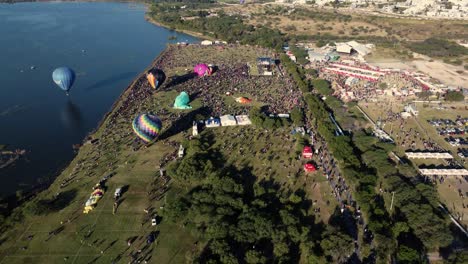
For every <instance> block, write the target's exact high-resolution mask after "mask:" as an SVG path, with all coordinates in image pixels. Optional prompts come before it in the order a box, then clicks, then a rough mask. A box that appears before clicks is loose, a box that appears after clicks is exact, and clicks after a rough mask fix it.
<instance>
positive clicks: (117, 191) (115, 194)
mask: <svg viewBox="0 0 468 264" xmlns="http://www.w3.org/2000/svg"><path fill="white" fill-rule="evenodd" d="M120 195H122V187H119V188H117V189H115V193H114V197H115V198H119V197H120Z"/></svg>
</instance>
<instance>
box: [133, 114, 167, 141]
mask: <svg viewBox="0 0 468 264" xmlns="http://www.w3.org/2000/svg"><path fill="white" fill-rule="evenodd" d="M132 127H133V131H134V132H135V134H137V136H138V137H139V138H141V139H142V140H143V141H144V142H146V143H148V142H150V141H152V140H154V139H155V138H157V137H158V135H159V132H160V131H161V128H162V122H161V120H160V119H159V118H158V117H157V116H155V115H152V114H140V115H138V116H137V117H135V119H134V120H133V123H132Z"/></svg>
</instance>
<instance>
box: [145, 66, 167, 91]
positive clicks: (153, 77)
mask: <svg viewBox="0 0 468 264" xmlns="http://www.w3.org/2000/svg"><path fill="white" fill-rule="evenodd" d="M146 78H147V79H148V82H149V84H150V85H151V87H153V89H156V88H158V87H159V86H160V85H161V84H162V83H163V82H164V80H165V79H166V74H164V72H163V71H162V70H160V69H158V68H152V69H150V70H148V71H147V72H146Z"/></svg>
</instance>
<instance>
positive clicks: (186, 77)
mask: <svg viewBox="0 0 468 264" xmlns="http://www.w3.org/2000/svg"><path fill="white" fill-rule="evenodd" d="M196 76H197V74H196V73H194V72H190V73H187V74H184V75H180V76H173V77H172V78H171V79H170V81H169V82H168V83H167V84H166V85H165V86H164V90H168V88H171V87H172V86H175V85H178V84H181V83H185V82H187V81H190V80H191V79H193V78H195V77H196Z"/></svg>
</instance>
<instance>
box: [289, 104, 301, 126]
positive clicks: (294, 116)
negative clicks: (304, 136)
mask: <svg viewBox="0 0 468 264" xmlns="http://www.w3.org/2000/svg"><path fill="white" fill-rule="evenodd" d="M290 114H291V120H292V121H293V123H294V125H296V126H303V125H304V112H303V111H302V109H301V108H299V107H294V108H293V109H292V110H291V113H290Z"/></svg>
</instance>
